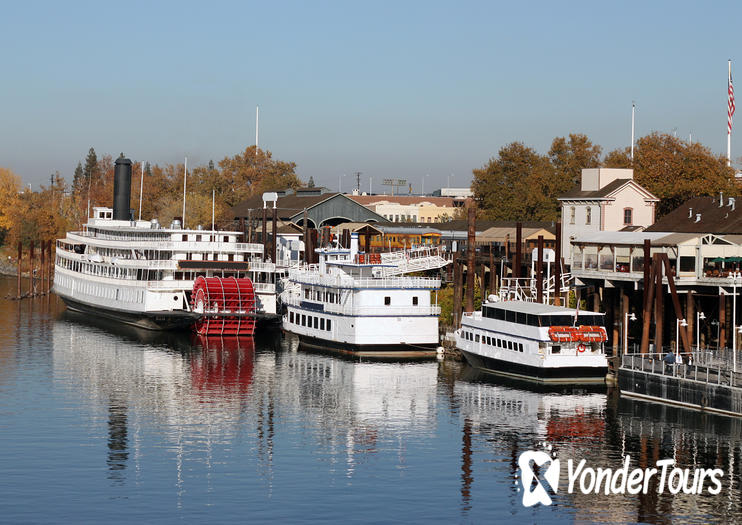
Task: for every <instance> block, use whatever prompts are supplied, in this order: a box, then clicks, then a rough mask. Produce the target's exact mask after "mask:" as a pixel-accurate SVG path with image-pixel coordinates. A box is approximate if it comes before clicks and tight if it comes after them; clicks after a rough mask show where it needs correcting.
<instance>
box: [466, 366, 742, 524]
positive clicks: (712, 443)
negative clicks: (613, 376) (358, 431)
mask: <svg viewBox="0 0 742 525" xmlns="http://www.w3.org/2000/svg"><path fill="white" fill-rule="evenodd" d="M454 394H455V397H456V399H457V400H458V402H459V403H460V407H461V415H462V417H463V419H464V421H463V427H462V431H463V437H462V464H461V468H462V489H461V490H462V494H461V499H462V507H463V509H464V511H466V510H467V509H469V508H471V507H472V504H473V503H472V499H473V496H472V494H474V493H475V491H474V490H473V488H474V484H475V479H476V478H477V477H480V478H481V477H483V476H485V475H486V476H492V475H496V476H497V477H505V478H508V477H509V478H510V479H511V480H513V483H512V485H510V488H509V489H508V490H510V491H511V498H512V501H513V510H514V511H515V512H516V513H517V512H521V511H523V512H526V511H525V509H524V508H523V507H522V506H521V499H522V492H521V491H522V490H523V489H522V487H521V486H520V484H519V483H516V482H515V480H516V479H517V478H516V476H517V475H519V474H520V473H519V471H518V458H519V456H520V454H521V453H522V452H525V451H527V450H546V451H549V452H551V453H553V454H554V457H555V458H557V459H559V460H560V464H561V475H560V483H559V488H560V490H559V492H558V493H557V494H556V495H554V494H552V498H553V501H554V503H555V505H554V506H553V507H546V508H543V507H540V510H539V511H538V512H543V513H550V512H554V509H556V508H557V507H559V506H561V507H563V508H565V507H566V508H571V509H572V512H573V513H574V519H575V520H576V521H579V522H611V523H631V522H648V523H669V522H671V521H678V520H679V521H683V520H684V519H685V520H687V519H688V517H691V516H692V517H695V519H697V518H698V516H704V519H705V520H707V521H721V522H729V521H736V519H737V517H738V516H739V512H740V511H742V508H740V491H739V489H738V487H739V484H740V477H741V476H740V468H739V464H740V461H741V458H740V457H739V456H740V445H742V443H741V436H742V434H741V431H742V421H740V420H739V419H731V418H725V417H721V416H712V415H702V414H700V413H698V412H693V411H688V410H684V409H679V408H675V407H669V406H664V405H654V404H650V403H642V402H639V401H633V400H629V399H625V398H619V396H618V395H617V392H609V393H608V394H606V393H591V392H580V391H575V390H568V391H556V392H554V391H551V392H550V391H548V390H544V389H539V390H534V389H533V388H532V387H530V386H528V385H524V384H523V383H513V382H510V381H503V380H500V379H495V378H493V377H492V376H484V375H482V374H481V373H478V372H476V371H475V370H473V369H472V368H470V367H466V368H465V369H464V372H463V374H462V376H461V378H460V380H459V381H457V382H456V385H455V389H454ZM545 446H548V447H550V448H545ZM493 455H494V456H495V458H494V461H493V458H492V456H493ZM626 455H629V456H630V457H631V463H630V466H629V470H630V471H631V470H633V469H635V468H642V469H644V468H647V467H649V468H656V462H657V461H658V460H661V459H670V458H672V459H674V460H675V465H676V466H678V467H680V468H682V469H685V468H689V469H690V472H691V475H693V472H694V469H696V468H705V469H713V468H721V469H723V470H724V472H725V474H724V477H723V479H722V491H721V493H720V494H718V495H713V494H710V493H708V492H704V493H702V494H698V495H694V494H684V493H683V492H682V491H681V492H680V493H678V494H676V495H673V494H672V493H671V492H669V491H668V490H667V487H665V489H664V492H663V493H658V486H659V480H658V478H657V477H655V478H652V481H651V482H650V484H649V490H648V493H647V494H638V495H630V494H608V495H606V494H605V493H604V491H603V490H601V491H600V493H598V494H595V493H590V494H583V493H582V492H581V491H580V490H579V488H578V489H577V490H575V491H574V492H573V493H572V494H569V493H567V487H568V476H567V464H568V461H569V460H570V459H571V460H573V463H574V465H575V466H576V465H577V464H578V463H579V462H580V461H581V460H582V459H585V461H586V463H585V466H586V467H592V468H594V469H597V468H601V467H602V468H611V469H613V471H614V472H615V470H616V469H619V468H621V467H623V459H624V457H625V456H626ZM492 469H494V470H496V471H498V472H497V474H493V473H489V472H486V471H488V470H492ZM691 483H692V479H691ZM709 485H710V484H709V483H707V485H706V486H707V487H708V486H709ZM478 503H479V502H478Z"/></svg>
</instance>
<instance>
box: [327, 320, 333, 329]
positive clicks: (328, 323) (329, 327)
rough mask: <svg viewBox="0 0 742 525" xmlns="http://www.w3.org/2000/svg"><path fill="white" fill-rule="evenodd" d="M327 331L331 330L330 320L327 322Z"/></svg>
mask: <svg viewBox="0 0 742 525" xmlns="http://www.w3.org/2000/svg"><path fill="white" fill-rule="evenodd" d="M327 329H328V330H332V322H331V321H330V319H328V320H327Z"/></svg>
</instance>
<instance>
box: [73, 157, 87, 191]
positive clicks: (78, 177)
mask: <svg viewBox="0 0 742 525" xmlns="http://www.w3.org/2000/svg"><path fill="white" fill-rule="evenodd" d="M83 180H84V174H83V172H82V162H78V163H77V167H76V168H75V176H74V177H73V179H72V191H73V192H74V193H80V192H81V191H82V189H83V188H84V187H85V185H84V184H83Z"/></svg>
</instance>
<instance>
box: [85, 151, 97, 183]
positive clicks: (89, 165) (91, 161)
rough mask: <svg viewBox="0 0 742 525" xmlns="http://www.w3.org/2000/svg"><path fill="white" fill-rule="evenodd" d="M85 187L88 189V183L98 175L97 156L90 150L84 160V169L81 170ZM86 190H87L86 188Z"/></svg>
mask: <svg viewBox="0 0 742 525" xmlns="http://www.w3.org/2000/svg"><path fill="white" fill-rule="evenodd" d="M83 174H84V179H85V186H87V187H90V183H91V181H92V180H93V179H95V178H96V175H97V174H98V156H97V155H96V154H95V150H94V149H93V148H90V151H88V156H87V157H86V158H85V169H84V170H83ZM86 189H87V188H86Z"/></svg>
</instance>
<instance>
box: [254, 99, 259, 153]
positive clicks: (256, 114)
mask: <svg viewBox="0 0 742 525" xmlns="http://www.w3.org/2000/svg"><path fill="white" fill-rule="evenodd" d="M259 122H260V106H255V155H257V154H258V144H259V142H258V131H259V126H258V124H259Z"/></svg>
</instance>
